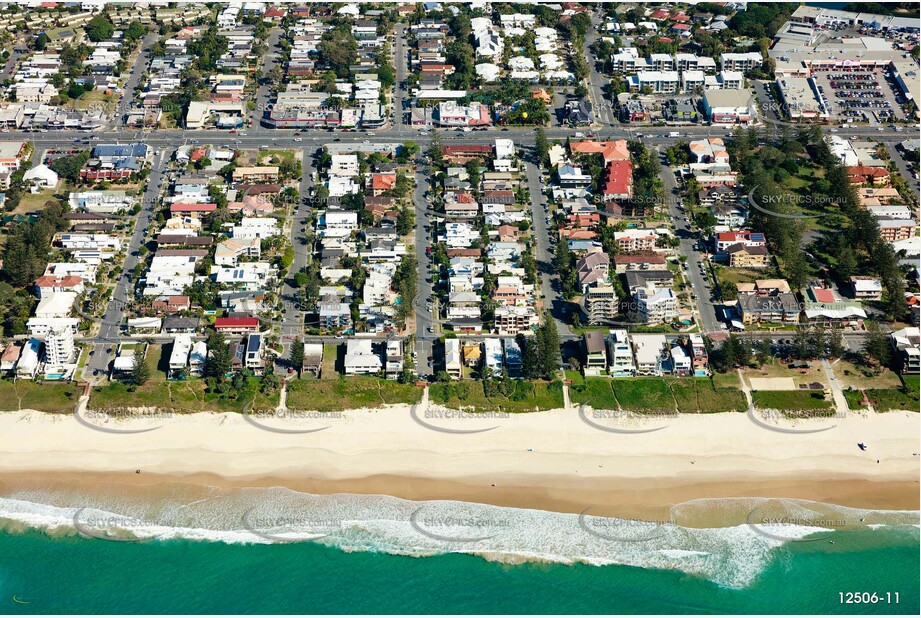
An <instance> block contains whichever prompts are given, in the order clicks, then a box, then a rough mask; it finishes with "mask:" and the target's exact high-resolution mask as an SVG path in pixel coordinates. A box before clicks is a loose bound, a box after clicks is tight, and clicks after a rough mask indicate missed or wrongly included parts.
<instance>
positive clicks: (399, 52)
mask: <svg viewBox="0 0 921 618" xmlns="http://www.w3.org/2000/svg"><path fill="white" fill-rule="evenodd" d="M408 63H409V55H408V51H407V48H406V24H404V23H403V22H397V24H396V26H395V27H394V41H393V65H394V69H395V73H396V80H397V83H396V86H395V89H396V90H395V92H396V96H395V97H394V99H393V128H392V129H391V130H393V131H396V132H399V131H402V130H403V125H404V122H403V120H404V118H405V117H406V109H407V107H406V106H407V104H408V102H409V92H407V90H406V88H405V87H404V86H405V85H406V79H407V78H408V77H409V70H408V68H407V65H408Z"/></svg>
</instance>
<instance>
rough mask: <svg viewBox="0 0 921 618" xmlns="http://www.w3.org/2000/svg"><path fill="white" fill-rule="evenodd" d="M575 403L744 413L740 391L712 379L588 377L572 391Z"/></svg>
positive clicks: (607, 407) (612, 407) (611, 407)
mask: <svg viewBox="0 0 921 618" xmlns="http://www.w3.org/2000/svg"><path fill="white" fill-rule="evenodd" d="M569 397H570V399H571V400H572V402H573V403H576V404H588V405H590V406H591V407H593V408H595V409H597V410H616V409H619V408H623V409H625V410H629V411H640V412H641V411H644V410H645V411H649V410H668V411H672V410H675V409H676V408H677V410H678V412H680V413H682V414H697V413H702V414H712V413H714V412H743V411H744V410H745V409H746V407H747V406H746V405H745V396H744V395H743V394H742V391H740V390H739V389H738V388H734V387H731V386H730V387H726V386H714V384H713V383H712V382H711V381H710V379H709V378H591V377H590V378H586V380H585V383H584V385H583V384H582V383H581V381H580V382H579V383H577V382H575V381H574V382H573V386H571V387H570V389H569Z"/></svg>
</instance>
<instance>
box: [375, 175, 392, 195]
mask: <svg viewBox="0 0 921 618" xmlns="http://www.w3.org/2000/svg"><path fill="white" fill-rule="evenodd" d="M396 183H397V175H396V174H374V175H373V176H371V188H373V189H374V190H379V191H389V190H390V189H392V188H393V187H394V185H396Z"/></svg>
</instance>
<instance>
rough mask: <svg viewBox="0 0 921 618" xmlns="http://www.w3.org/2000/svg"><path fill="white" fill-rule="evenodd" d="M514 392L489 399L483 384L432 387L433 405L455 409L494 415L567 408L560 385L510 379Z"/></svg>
mask: <svg viewBox="0 0 921 618" xmlns="http://www.w3.org/2000/svg"><path fill="white" fill-rule="evenodd" d="M508 385H509V388H510V392H508V393H506V394H502V393H499V392H496V393H493V394H491V395H490V396H487V394H486V390H485V387H484V384H483V382H480V381H475V380H461V381H455V382H447V383H443V384H433V385H432V386H431V387H429V398H430V399H431V401H432V402H433V403H436V404H439V405H443V406H447V407H449V408H453V409H459V408H464V409H472V410H478V411H483V412H485V411H491V412H500V411H501V412H535V411H538V410H554V409H557V408H562V407H563V388H562V384H560V383H559V382H549V383H548V382H542V381H536V380H535V381H527V380H509V381H508Z"/></svg>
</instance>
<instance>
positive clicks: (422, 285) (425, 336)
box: [413, 166, 441, 377]
mask: <svg viewBox="0 0 921 618" xmlns="http://www.w3.org/2000/svg"><path fill="white" fill-rule="evenodd" d="M415 180H416V188H415V191H414V192H413V204H414V205H415V207H416V259H417V260H418V261H419V271H418V281H417V283H416V354H417V358H416V373H417V374H418V375H419V376H420V377H424V376H434V375H435V367H434V363H433V362H430V361H429V360H428V359H429V357H432V356H433V354H432V347H433V344H434V341H435V339H437V338H438V337H440V336H441V332H440V331H441V329H440V320H439V319H438V316H436V315H434V314H433V311H432V310H430V309H429V308H428V306H427V304H426V303H427V302H428V299H429V298H433V299H434V296H435V295H434V294H433V285H434V282H435V279H434V275H432V271H431V264H432V262H431V260H430V258H429V256H428V255H426V254H425V250H426V248H428V247H430V246H431V244H432V243H431V240H432V234H433V232H434V230H433V229H432V227H431V224H432V220H431V215H430V213H429V198H427V197H426V196H425V193H426V191H428V190H429V189H430V188H431V186H430V184H429V176H428V168H427V167H426V168H423V167H422V166H419V170H418V171H417V172H416V178H415ZM430 280H431V282H432V283H429V281H430ZM432 308H433V309H434V310H437V304H436V305H432ZM429 329H431V330H432V332H429Z"/></svg>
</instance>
